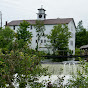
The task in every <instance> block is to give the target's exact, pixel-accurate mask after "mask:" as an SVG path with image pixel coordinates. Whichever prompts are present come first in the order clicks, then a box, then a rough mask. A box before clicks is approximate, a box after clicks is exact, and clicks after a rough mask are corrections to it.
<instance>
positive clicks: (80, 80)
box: [68, 60, 88, 88]
mask: <svg viewBox="0 0 88 88" xmlns="http://www.w3.org/2000/svg"><path fill="white" fill-rule="evenodd" d="M80 67H81V69H82V70H78V71H77V75H73V76H72V79H71V80H70V81H69V83H70V84H69V85H68V88H87V87H88V63H86V62H85V61H83V60H80Z"/></svg>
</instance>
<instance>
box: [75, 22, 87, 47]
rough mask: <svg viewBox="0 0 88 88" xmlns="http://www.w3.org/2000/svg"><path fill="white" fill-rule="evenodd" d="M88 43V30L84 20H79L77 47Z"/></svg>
mask: <svg viewBox="0 0 88 88" xmlns="http://www.w3.org/2000/svg"><path fill="white" fill-rule="evenodd" d="M87 44H88V31H87V30H86V28H84V27H83V23H82V21H79V23H78V26H77V29H76V47H77V48H79V47H81V46H83V45H87Z"/></svg>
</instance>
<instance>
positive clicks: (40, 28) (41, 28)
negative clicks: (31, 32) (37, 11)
mask: <svg viewBox="0 0 88 88" xmlns="http://www.w3.org/2000/svg"><path fill="white" fill-rule="evenodd" d="M34 27H35V29H36V33H37V34H36V37H37V46H36V50H37V51H38V48H39V42H40V39H41V37H42V36H45V34H44V31H45V27H44V23H43V21H40V20H36V24H35V25H34Z"/></svg>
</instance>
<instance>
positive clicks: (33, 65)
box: [0, 46, 46, 88]
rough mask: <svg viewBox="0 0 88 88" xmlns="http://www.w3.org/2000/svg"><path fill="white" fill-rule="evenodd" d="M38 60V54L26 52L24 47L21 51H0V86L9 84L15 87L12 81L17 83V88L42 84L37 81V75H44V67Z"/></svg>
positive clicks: (34, 86) (33, 87)
mask: <svg viewBox="0 0 88 88" xmlns="http://www.w3.org/2000/svg"><path fill="white" fill-rule="evenodd" d="M26 48H27V46H26ZM40 61H41V58H40V57H39V56H38V55H34V54H30V53H29V52H27V53H26V50H25V48H24V49H23V50H22V51H21V50H20V51H19V50H15V51H13V50H11V52H10V53H7V54H3V53H2V52H0V87H5V86H6V84H9V85H8V88H15V85H13V82H14V83H15V84H16V83H18V84H19V88H25V87H26V86H27V85H29V86H32V88H36V86H37V88H38V86H44V85H43V84H42V83H38V77H41V76H42V75H46V72H45V71H46V69H45V68H42V67H41V64H40ZM34 84H35V85H34Z"/></svg>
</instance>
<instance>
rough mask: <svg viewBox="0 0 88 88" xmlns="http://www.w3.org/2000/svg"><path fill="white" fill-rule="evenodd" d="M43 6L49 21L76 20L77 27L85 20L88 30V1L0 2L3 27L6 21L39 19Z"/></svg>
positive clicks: (9, 0) (13, 0)
mask: <svg viewBox="0 0 88 88" xmlns="http://www.w3.org/2000/svg"><path fill="white" fill-rule="evenodd" d="M41 5H43V8H44V9H46V14H47V17H46V18H47V19H52V18H58V17H59V18H74V21H75V23H76V25H77V23H78V22H79V21H80V20H83V25H84V26H85V27H86V28H88V0H0V11H1V12H2V18H3V25H4V24H5V21H8V22H10V21H12V20H30V19H37V15H36V13H37V12H38V11H37V9H39V8H40V7H41Z"/></svg>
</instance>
